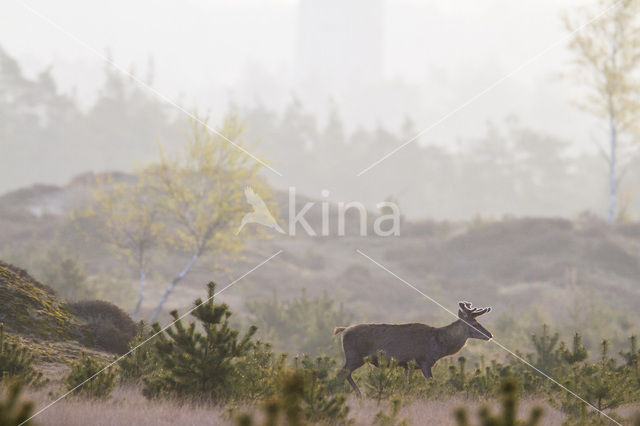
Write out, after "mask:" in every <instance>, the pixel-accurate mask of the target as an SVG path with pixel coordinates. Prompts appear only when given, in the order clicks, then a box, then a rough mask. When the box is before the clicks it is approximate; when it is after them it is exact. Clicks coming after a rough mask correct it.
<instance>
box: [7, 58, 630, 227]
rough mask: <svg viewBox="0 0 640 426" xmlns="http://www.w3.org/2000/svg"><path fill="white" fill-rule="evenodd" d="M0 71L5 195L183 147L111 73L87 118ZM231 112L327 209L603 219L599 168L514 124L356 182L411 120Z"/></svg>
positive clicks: (595, 161) (179, 134)
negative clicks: (338, 205)
mask: <svg viewBox="0 0 640 426" xmlns="http://www.w3.org/2000/svg"><path fill="white" fill-rule="evenodd" d="M0 64H1V66H0V141H1V148H2V152H3V157H4V158H11V162H10V164H8V166H7V165H5V166H4V167H3V168H2V170H3V176H2V177H3V179H2V180H1V181H0V192H5V191H7V190H10V189H16V188H18V187H22V186H25V185H29V184H32V183H35V182H55V183H63V182H65V181H66V180H68V179H70V178H71V177H72V176H73V175H76V174H78V173H81V172H85V171H89V170H94V171H104V170H124V171H127V170H131V169H133V168H134V167H135V166H136V165H139V164H140V163H141V162H146V161H149V160H152V159H153V160H156V159H157V157H158V150H157V143H158V142H161V143H162V144H163V145H164V146H166V147H168V149H173V148H178V147H181V146H182V144H183V142H184V134H185V129H186V126H185V123H186V120H185V119H186V117H185V116H183V115H182V113H180V112H178V111H176V110H175V109H174V108H173V107H171V106H169V105H167V104H164V103H162V102H161V101H160V100H158V99H157V98H156V97H155V96H154V95H153V94H151V93H149V92H148V91H147V90H146V89H144V88H142V87H140V86H139V85H137V83H135V82H134V81H131V80H130V79H129V78H127V77H125V76H123V75H122V74H120V73H119V72H118V71H116V70H114V69H111V68H109V67H106V68H105V70H104V73H105V80H104V84H103V86H102V88H101V89H100V91H99V93H98V96H97V99H96V101H95V103H94V104H93V105H92V106H91V107H89V108H88V109H82V108H81V107H80V106H79V103H78V100H77V99H75V98H74V97H73V96H71V95H69V94H64V93H60V91H59V90H58V88H57V87H56V83H55V81H54V79H53V77H52V74H51V69H47V70H45V71H43V72H42V73H41V74H40V75H39V76H38V77H37V78H35V79H30V78H27V77H26V76H25V75H24V73H23V72H22V70H21V68H20V65H19V64H18V62H17V61H16V60H15V59H13V58H11V57H10V56H9V55H8V54H7V52H6V51H4V50H2V48H1V47H0ZM148 74H149V75H152V74H153V72H149V73H148ZM147 80H148V82H149V83H150V84H153V81H151V78H150V77H149V78H148V79H147ZM232 108H235V109H236V110H237V112H238V113H239V115H240V117H241V118H242V119H243V121H244V124H245V127H246V133H245V140H247V141H248V142H249V145H250V146H251V149H252V150H253V151H254V152H256V153H258V154H259V155H261V156H262V157H263V158H265V159H266V160H267V161H268V162H269V163H270V164H273V165H274V166H275V167H276V168H277V169H278V170H280V171H281V172H282V173H283V174H284V175H285V177H284V178H276V176H275V175H271V174H270V172H269V171H266V170H265V172H264V173H266V174H268V175H269V178H270V180H271V181H272V183H274V184H275V185H276V186H279V187H285V186H289V185H295V186H296V187H297V188H298V190H299V192H305V193H306V194H307V195H309V196H312V197H319V196H320V191H321V190H322V189H328V190H330V193H331V198H332V199H339V200H345V201H350V200H358V201H363V202H365V203H369V205H370V206H372V207H373V206H374V205H375V203H376V202H379V201H382V200H384V199H387V198H393V199H394V200H396V201H399V204H400V207H401V209H402V210H403V212H404V213H405V214H407V215H409V216H414V217H415V216H424V217H432V218H453V219H455V218H471V217H474V216H477V215H481V216H485V217H487V216H490V217H501V216H503V215H505V214H513V215H568V216H574V215H576V214H577V213H579V212H582V211H585V210H591V211H593V212H595V213H597V214H604V213H605V211H606V199H607V180H606V173H607V165H606V162H605V161H604V160H603V159H602V158H601V156H600V155H599V154H597V153H595V154H579V153H576V152H575V151H573V150H571V149H570V143H572V142H576V141H565V140H559V139H557V138H555V137H554V136H552V135H548V134H545V133H544V132H538V131H535V130H532V129H528V128H526V127H524V126H522V125H521V124H519V123H518V121H517V119H515V118H509V119H507V120H506V121H505V122H504V123H501V124H500V125H493V124H489V125H488V126H487V131H486V133H485V134H484V135H479V136H478V137H477V139H475V140H466V141H450V142H451V143H450V144H449V146H452V147H453V146H455V149H447V148H441V147H436V146H428V147H421V146H420V145H419V144H418V143H411V144H408V145H407V146H406V147H405V148H403V149H402V150H400V151H399V152H397V153H396V154H395V155H393V156H392V157H390V158H389V159H388V160H386V161H384V162H382V163H380V164H379V165H378V166H376V167H374V168H372V169H371V170H370V171H368V172H367V173H365V174H364V175H362V176H360V177H356V174H357V173H358V172H360V171H361V170H363V169H365V168H366V167H368V166H369V165H371V164H372V163H373V162H374V161H377V160H378V159H380V158H381V157H382V156H383V155H384V154H386V153H388V152H389V151H391V150H392V149H394V148H395V147H397V146H399V145H401V144H402V143H404V142H405V141H407V140H409V139H410V138H412V137H413V136H414V135H415V134H416V133H417V132H418V131H420V130H421V129H420V128H418V126H416V125H415V124H414V123H413V122H412V120H411V119H409V118H407V120H406V123H405V126H404V128H403V129H402V130H401V131H398V132H392V131H390V130H388V129H385V128H383V127H379V128H377V129H362V128H361V129H359V130H356V131H355V132H353V133H348V132H347V131H346V130H345V128H346V127H347V126H345V124H344V123H343V121H342V119H341V117H340V114H339V111H338V110H337V109H334V110H333V111H330V113H329V119H328V122H327V124H326V125H320V124H319V123H318V120H317V118H316V117H315V116H314V115H312V114H310V113H308V112H305V109H304V105H302V104H301V103H300V101H299V100H297V99H296V98H295V97H294V98H293V99H292V101H291V102H290V104H289V105H288V106H287V107H286V108H285V109H284V110H283V111H275V110H272V109H270V107H269V106H268V105H266V106H265V105H254V106H249V107H243V106H239V107H232ZM213 121H214V122H219V121H220V120H219V119H218V118H216V117H213ZM348 127H352V126H348ZM605 142H606V141H605ZM441 145H446V144H441ZM620 160H621V161H622V163H623V167H624V168H625V173H624V174H623V177H622V185H621V191H620V194H619V197H620V200H619V206H620V216H621V217H634V216H635V215H637V210H638V198H637V194H635V193H634V188H633V186H632V183H633V182H637V181H638V179H639V178H640V159H639V158H637V156H636V157H635V158H634V157H630V156H628V155H627V156H626V157H625V158H620Z"/></svg>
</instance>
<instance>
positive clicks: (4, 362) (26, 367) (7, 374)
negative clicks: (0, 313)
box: [0, 323, 43, 424]
mask: <svg viewBox="0 0 640 426" xmlns="http://www.w3.org/2000/svg"><path fill="white" fill-rule="evenodd" d="M6 380H15V381H18V382H20V383H22V384H25V385H28V384H34V385H39V384H42V383H43V382H42V373H40V372H38V371H37V370H36V369H35V368H34V366H33V355H32V354H31V352H30V351H29V349H27V348H26V347H23V346H20V345H19V344H17V343H8V342H6V341H5V335H4V324H3V323H0V382H5V381H6ZM0 424H2V423H0Z"/></svg>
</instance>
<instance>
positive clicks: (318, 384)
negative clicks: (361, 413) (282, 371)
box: [295, 355, 349, 423]
mask: <svg viewBox="0 0 640 426" xmlns="http://www.w3.org/2000/svg"><path fill="white" fill-rule="evenodd" d="M295 361H296V362H295V372H296V373H297V374H298V375H299V376H300V377H301V378H302V383H303V391H302V400H303V402H304V407H303V413H304V417H305V419H307V420H308V421H311V422H331V423H336V422H344V421H346V418H347V414H348V412H349V407H347V405H346V397H345V396H344V394H342V393H340V391H341V389H342V386H343V380H342V378H341V377H338V376H336V375H335V374H334V372H335V371H336V369H337V368H336V361H335V359H333V358H330V357H328V356H320V357H317V358H316V359H315V360H312V359H311V357H310V356H309V355H304V356H303V357H302V358H301V359H296V360H295Z"/></svg>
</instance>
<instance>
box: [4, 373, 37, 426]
mask: <svg viewBox="0 0 640 426" xmlns="http://www.w3.org/2000/svg"><path fill="white" fill-rule="evenodd" d="M22 386H23V385H22V383H20V382H18V381H14V382H12V383H11V384H10V385H9V386H7V387H6V389H4V392H3V393H4V398H1V399H0V425H2V426H18V425H24V426H29V425H32V424H33V422H31V421H29V420H28V419H29V418H30V417H31V415H32V412H33V408H34V405H33V403H32V402H30V401H21V399H20V393H21V391H22Z"/></svg>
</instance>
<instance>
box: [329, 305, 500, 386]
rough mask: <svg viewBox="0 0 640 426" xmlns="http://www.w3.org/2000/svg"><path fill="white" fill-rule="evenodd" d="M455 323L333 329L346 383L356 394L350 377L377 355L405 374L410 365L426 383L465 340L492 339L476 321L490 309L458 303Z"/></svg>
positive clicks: (372, 360) (366, 325)
mask: <svg viewBox="0 0 640 426" xmlns="http://www.w3.org/2000/svg"><path fill="white" fill-rule="evenodd" d="M458 306H460V309H459V310H458V318H459V319H458V320H456V321H454V322H452V323H451V324H449V325H447V326H444V327H439V328H438V327H431V326H428V325H426V324H420V323H410V324H356V325H352V326H350V327H336V328H335V329H334V330H333V334H334V335H336V334H339V333H342V348H343V350H344V356H345V363H344V371H345V372H346V377H347V381H348V382H349V384H351V386H352V387H353V389H354V390H355V391H356V394H358V396H360V390H359V389H358V386H357V385H356V382H354V381H353V378H352V377H351V373H352V372H353V371H354V370H356V369H358V368H360V367H361V366H362V365H364V362H365V357H369V359H370V360H371V363H372V364H373V365H376V366H377V365H378V360H377V354H378V351H384V352H385V353H386V356H387V357H389V358H392V359H394V360H395V361H396V362H397V363H398V365H399V366H401V367H404V368H405V374H406V373H408V366H409V362H411V361H413V362H415V363H416V365H417V367H419V368H420V369H421V370H422V374H424V377H426V378H427V379H429V378H431V377H433V375H432V374H431V367H433V365H434V364H435V363H436V361H438V360H439V359H440V358H444V357H446V356H449V355H453V354H455V353H457V352H458V351H460V349H462V347H463V346H464V345H465V343H467V339H481V340H490V339H491V338H492V337H493V336H492V335H491V333H489V331H487V329H485V328H484V327H483V326H481V325H480V323H478V321H477V320H476V318H477V317H479V316H480V315H484V314H486V313H487V312H489V311H491V308H472V307H471V303H469V302H460V303H458Z"/></svg>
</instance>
